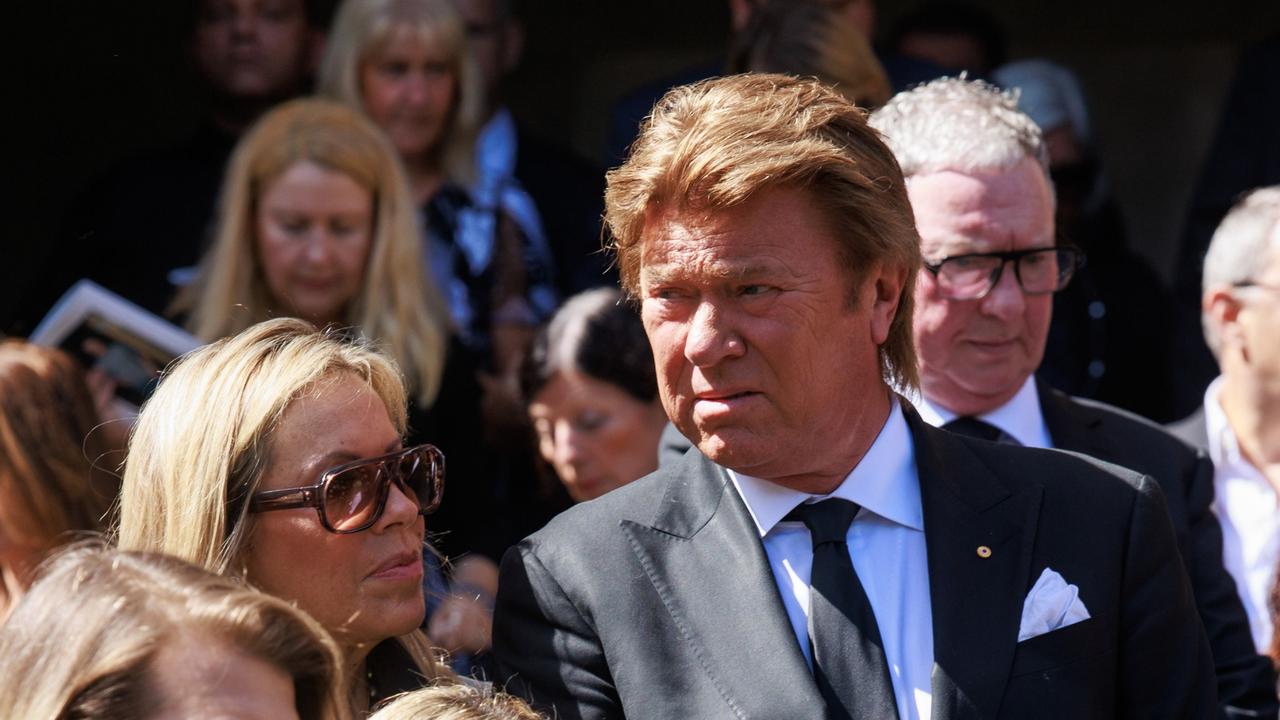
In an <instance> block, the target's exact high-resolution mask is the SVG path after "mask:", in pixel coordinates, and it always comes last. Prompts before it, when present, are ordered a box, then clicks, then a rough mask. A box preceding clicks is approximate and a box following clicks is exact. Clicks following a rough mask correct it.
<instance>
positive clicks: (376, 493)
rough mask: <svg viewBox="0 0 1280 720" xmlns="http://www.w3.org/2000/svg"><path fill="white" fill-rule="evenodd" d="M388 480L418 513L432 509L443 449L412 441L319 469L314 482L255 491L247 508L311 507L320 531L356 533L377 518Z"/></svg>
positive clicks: (441, 489)
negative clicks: (382, 452)
mask: <svg viewBox="0 0 1280 720" xmlns="http://www.w3.org/2000/svg"><path fill="white" fill-rule="evenodd" d="M392 483H395V485H396V487H398V488H400V491H401V492H403V493H404V494H405V496H406V497H408V498H409V500H411V501H412V502H414V503H415V504H417V506H418V514H420V515H426V514H428V513H431V512H434V511H435V509H436V508H437V507H439V506H440V498H441V496H442V495H443V494H444V453H442V452H440V451H439V450H438V449H436V447H435V446H434V445H418V446H417V447H411V448H407V449H404V450H397V451H396V452H393V453H390V454H387V455H380V456H378V457H373V458H364V459H361V460H356V461H354V462H349V463H345V464H343V465H339V466H337V467H333V468H329V469H328V470H325V471H324V472H323V473H321V474H320V481H319V482H317V483H316V484H315V485H308V486H306V487H296V488H285V489H283V490H265V491H263V492H259V493H255V494H254V495H253V498H252V499H251V500H250V502H249V512H254V513H260V512H271V511H272V510H289V509H291V508H301V507H313V508H315V509H316V513H318V514H319V515H320V524H321V525H323V526H324V529H325V530H328V531H329V532H331V533H338V534H340V535H345V534H348V533H358V532H360V531H361V530H368V529H369V528H370V527H373V524H374V523H376V522H378V518H380V517H382V512H383V511H384V510H386V508H387V497H388V496H389V495H390V494H391V484H392Z"/></svg>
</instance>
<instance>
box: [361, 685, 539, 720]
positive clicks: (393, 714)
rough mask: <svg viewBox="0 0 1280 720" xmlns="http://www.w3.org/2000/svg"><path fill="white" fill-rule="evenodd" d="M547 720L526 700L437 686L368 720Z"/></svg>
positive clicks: (409, 696)
mask: <svg viewBox="0 0 1280 720" xmlns="http://www.w3.org/2000/svg"><path fill="white" fill-rule="evenodd" d="M419 718H430V719H431V720H544V718H543V716H542V715H540V714H538V713H537V712H535V711H534V710H533V708H531V707H529V705H528V704H527V703H525V701H523V700H521V699H520V698H517V697H515V696H513V695H508V694H506V693H501V692H495V691H493V690H492V689H490V688H480V687H474V686H472V685H465V684H452V685H435V686H432V687H427V688H423V689H421V690H414V691H413V692H410V693H405V694H403V695H399V696H397V697H395V698H392V699H391V701H390V702H388V703H387V704H385V705H383V706H382V707H381V708H380V709H379V710H378V711H377V712H376V713H374V714H373V715H372V716H371V717H370V718H369V720H418V719H419Z"/></svg>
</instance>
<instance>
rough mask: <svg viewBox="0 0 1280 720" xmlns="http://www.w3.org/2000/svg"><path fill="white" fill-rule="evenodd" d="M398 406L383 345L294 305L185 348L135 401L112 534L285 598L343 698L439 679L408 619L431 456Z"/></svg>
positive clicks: (402, 395) (418, 598)
mask: <svg viewBox="0 0 1280 720" xmlns="http://www.w3.org/2000/svg"><path fill="white" fill-rule="evenodd" d="M406 409H407V396H406V392H405V386H404V383H403V381H402V379H401V376H400V373H399V370H398V369H397V368H396V366H395V363H394V361H392V360H391V359H390V358H388V357H387V356H384V355H382V354H380V353H378V352H376V351H375V350H373V349H371V348H370V347H368V345H367V344H364V343H361V342H357V341H353V340H350V339H346V338H343V337H342V336H340V335H339V334H337V333H326V332H322V331H318V330H316V329H315V328H314V327H312V326H311V325H310V324H309V323H307V322H304V321H302V320H297V319H291V318H281V319H276V320H269V321H266V322H263V323H260V324H258V325H255V326H253V327H251V328H249V329H248V330H246V331H244V332H242V333H240V334H238V335H235V336H233V337H231V338H227V339H224V340H219V341H217V342H214V343H212V344H210V345H207V346H205V347H203V348H201V349H199V350H197V351H195V352H192V353H190V354H189V355H187V356H185V357H184V358H183V359H182V360H181V361H180V362H179V363H177V364H176V365H175V366H174V367H172V368H171V369H170V370H169V371H168V373H167V374H166V375H165V377H164V379H162V380H161V381H160V384H159V386H158V387H157V389H156V391H155V393H154V394H153V395H152V396H151V398H150V400H148V401H147V403H146V404H145V405H144V406H143V408H142V412H141V414H140V415H139V416H138V421H137V424H136V425H135V428H134V433H133V437H132V438H131V441H130V454H129V459H128V463H127V464H126V466H125V473H124V485H123V488H122V490H121V501H120V524H119V531H118V540H119V546H120V547H121V548H122V549H125V550H138V551H147V552H163V553H168V554H170V555H174V556H177V557H179V558H182V559H184V560H188V561H190V562H193V563H196V564H197V565H200V566H202V567H204V568H206V569H208V570H211V571H213V572H216V573H219V574H223V575H230V576H235V577H241V578H244V579H245V580H246V581H248V582H249V583H250V584H251V585H253V586H255V587H257V588H259V589H261V590H264V591H266V592H268V593H271V594H273V595H276V596H278V597H281V598H284V599H285V600H288V601H290V602H294V603H296V604H297V606H298V607H299V608H301V609H302V610H305V611H306V612H308V613H309V614H310V615H311V616H312V617H314V618H315V619H316V620H317V621H319V623H320V624H321V625H322V626H323V627H324V628H325V629H326V630H327V631H328V632H329V633H330V634H331V635H332V636H333V637H334V639H335V640H336V641H337V643H338V646H339V649H340V651H341V653H342V658H343V663H344V667H345V669H346V670H347V684H346V687H345V688H344V689H343V697H344V698H345V699H346V700H347V701H348V704H349V705H350V709H351V711H352V712H353V713H360V712H365V711H367V710H368V709H369V708H371V707H372V706H373V705H374V704H376V702H377V701H379V700H382V699H384V698H386V697H389V696H391V695H394V694H396V693H398V692H403V691H406V690H412V689H416V688H417V687H420V686H421V685H422V684H423V683H424V682H426V681H430V680H433V679H444V680H449V679H451V678H452V673H451V672H450V671H449V670H448V669H447V668H445V667H444V666H442V665H441V664H440V663H439V661H438V660H437V659H436V657H435V656H434V654H433V652H432V650H431V647H430V644H429V642H428V640H427V638H426V636H425V635H423V633H422V632H421V631H420V630H418V627H419V625H420V624H421V623H422V620H423V615H424V612H425V604H424V597H423V588H422V578H423V532H424V520H423V516H424V515H426V514H428V513H430V512H431V511H432V510H434V509H435V507H436V506H437V505H438V504H439V502H440V499H441V489H442V483H443V473H444V459H443V457H442V456H441V455H440V452H439V451H438V450H437V449H436V448H435V447H433V446H431V445H417V446H406V445H405V443H404V439H405V431H406V425H405V423H406V418H407V413H406Z"/></svg>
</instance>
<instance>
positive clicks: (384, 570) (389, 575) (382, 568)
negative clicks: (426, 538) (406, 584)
mask: <svg viewBox="0 0 1280 720" xmlns="http://www.w3.org/2000/svg"><path fill="white" fill-rule="evenodd" d="M369 577H370V578H372V579H374V580H404V579H408V578H413V579H421V578H422V553H420V552H403V553H399V554H398V555H395V556H394V557H391V558H388V559H387V560H386V562H383V563H382V564H381V565H379V566H378V567H377V568H375V569H374V571H373V572H371V573H369Z"/></svg>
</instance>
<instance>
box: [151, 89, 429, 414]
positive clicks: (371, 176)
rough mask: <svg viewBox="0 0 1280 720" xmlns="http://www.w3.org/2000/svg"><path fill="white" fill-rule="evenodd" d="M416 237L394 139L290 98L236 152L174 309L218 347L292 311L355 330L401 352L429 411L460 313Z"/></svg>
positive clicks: (336, 110)
mask: <svg viewBox="0 0 1280 720" xmlns="http://www.w3.org/2000/svg"><path fill="white" fill-rule="evenodd" d="M417 237H418V230H417V224H416V220H415V216H414V210H413V200H412V198H411V197H410V196H409V191H408V187H407V185H406V184H405V180H404V176H403V173H402V172H401V170H400V166H399V163H398V162H397V161H396V156H395V151H394V150H393V149H392V148H391V146H390V145H389V144H388V143H387V141H386V139H385V138H383V136H382V133H381V132H379V130H378V129H377V128H376V127H375V126H373V125H372V124H371V123H370V122H369V121H368V120H366V119H365V118H364V117H363V116H361V115H360V114H359V113H356V112H353V111H351V110H350V109H348V108H346V107H343V106H342V105H339V104H337V103H334V102H329V101H324V100H310V99H308V100H295V101H292V102H289V103H285V104H284V105H281V106H280V107H278V108H276V109H275V110H273V111H271V112H270V113H268V114H267V115H266V116H265V117H264V118H263V119H262V120H261V121H259V123H258V124H257V125H255V126H254V127H253V129H252V130H251V131H250V132H249V133H248V134H247V135H246V136H245V137H244V138H243V139H242V140H241V141H240V143H239V144H238V145H237V146H236V150H235V152H234V154H233V155H232V157H231V163H230V164H229V165H228V167H227V171H226V175H225V177H224V179H223V184H222V193H221V199H220V206H219V213H218V227H217V233H216V235H215V238H214V242H213V245H212V247H211V248H210V250H209V252H208V253H207V254H206V255H205V257H204V259H203V260H202V261H201V263H200V268H199V272H198V275H197V278H196V280H195V281H194V282H193V283H192V284H191V285H188V286H187V287H186V288H184V290H183V291H182V293H181V294H180V295H179V296H178V299H177V301H176V303H175V305H174V311H175V313H177V314H180V315H184V316H186V326H187V329H188V330H190V331H191V332H192V333H193V334H194V335H196V336H197V337H199V338H200V339H202V340H206V341H210V340H217V339H219V338H223V337H227V336H229V335H234V334H236V333H238V332H240V331H242V330H244V329H245V328H247V327H249V326H250V325H253V324H254V323H257V322H261V321H262V320H266V319H267V318H270V317H281V316H283V317H300V318H303V319H305V320H309V321H310V322H312V323H314V324H316V325H317V326H319V327H324V326H326V325H330V324H334V325H338V326H341V327H348V328H352V329H354V330H355V331H357V332H359V333H361V334H363V335H365V336H366V337H369V338H372V339H374V340H376V341H377V342H378V343H379V344H380V345H381V346H382V347H383V348H385V350H386V352H387V353H388V354H389V355H391V356H392V357H393V358H395V360H396V362H397V363H399V364H400V366H401V367H402V368H404V371H405V373H406V374H407V375H408V380H409V384H410V387H411V388H412V393H413V395H414V397H415V400H416V401H417V403H418V404H419V405H420V406H421V407H423V408H428V407H430V406H431V404H432V402H433V401H434V400H435V397H436V394H437V392H438V391H439V389H440V382H441V376H442V374H443V371H444V365H445V356H446V351H447V348H448V337H449V336H448V315H447V311H446V309H445V307H444V301H443V299H442V298H441V296H440V293H439V292H438V291H437V290H436V288H435V286H434V285H433V284H432V283H431V279H430V275H429V274H428V273H427V272H426V270H425V269H424V266H423V258H422V254H421V253H420V252H419V249H418V240H417Z"/></svg>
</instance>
